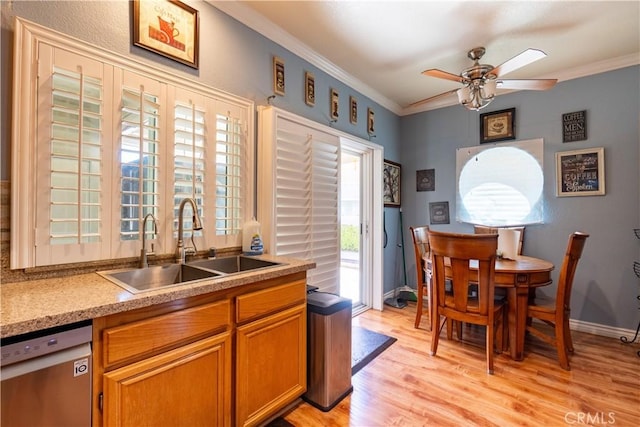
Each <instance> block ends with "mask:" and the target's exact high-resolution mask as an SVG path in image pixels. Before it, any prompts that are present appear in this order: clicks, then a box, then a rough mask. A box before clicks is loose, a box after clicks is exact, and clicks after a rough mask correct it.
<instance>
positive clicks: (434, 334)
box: [429, 315, 448, 356]
mask: <svg viewBox="0 0 640 427" xmlns="http://www.w3.org/2000/svg"><path fill="white" fill-rule="evenodd" d="M439 317H440V316H439V315H435V316H433V319H429V320H431V352H430V353H429V354H430V355H431V356H435V355H436V352H437V351H438V340H439V339H440V332H441V331H442V327H441V326H440V325H438V323H439V322H438V320H439ZM447 320H448V319H445V320H444V321H443V322H442V325H444V324H445V322H446V321H447Z"/></svg>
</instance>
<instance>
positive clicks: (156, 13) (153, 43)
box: [132, 0, 200, 69]
mask: <svg viewBox="0 0 640 427" xmlns="http://www.w3.org/2000/svg"><path fill="white" fill-rule="evenodd" d="M132 7H133V44H134V45H136V46H139V47H142V48H144V49H147V50H150V51H152V52H155V53H158V54H160V55H162V56H166V57H167V58H171V59H173V60H174V61H178V62H181V63H183V64H185V65H188V66H190V67H193V68H196V69H197V68H198V57H199V49H200V48H199V43H200V41H199V34H198V31H199V29H198V24H199V22H198V21H199V18H198V11H197V10H196V9H194V8H192V7H190V6H188V5H186V4H184V3H182V2H180V1H177V0H155V1H149V0H134V1H133V3H132Z"/></svg>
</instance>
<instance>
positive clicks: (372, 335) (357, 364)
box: [351, 326, 397, 375]
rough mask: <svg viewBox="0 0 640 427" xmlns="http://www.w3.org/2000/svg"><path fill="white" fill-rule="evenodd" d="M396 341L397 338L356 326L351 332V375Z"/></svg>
mask: <svg viewBox="0 0 640 427" xmlns="http://www.w3.org/2000/svg"><path fill="white" fill-rule="evenodd" d="M396 341H397V339H396V338H393V337H390V336H387V335H383V334H380V333H377V332H373V331H370V330H369V329H365V328H361V327H359V326H354V327H353V329H352V331H351V375H355V374H356V372H358V371H359V370H360V369H362V368H364V367H365V366H366V365H367V363H369V362H371V361H372V360H373V359H375V358H376V357H377V356H378V355H379V354H380V353H382V352H383V351H384V350H385V349H386V348H387V347H389V346H390V345H391V344H393V343H394V342H396Z"/></svg>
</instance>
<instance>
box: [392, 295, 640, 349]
mask: <svg viewBox="0 0 640 427" xmlns="http://www.w3.org/2000/svg"><path fill="white" fill-rule="evenodd" d="M396 292H399V290H397V291H396ZM393 295H394V291H390V292H387V293H385V294H384V298H385V299H387V298H393ZM569 327H570V328H571V330H572V331H578V332H586V333H588V334H593V335H599V336H602V337H609V338H616V339H620V337H627V339H628V340H631V339H633V336H634V335H635V333H636V331H635V330H633V329H625V328H617V327H614V326H607V325H601V324H599V323H591V322H585V321H583V320H575V319H570V320H569Z"/></svg>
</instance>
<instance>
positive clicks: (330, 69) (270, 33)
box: [207, 0, 640, 116]
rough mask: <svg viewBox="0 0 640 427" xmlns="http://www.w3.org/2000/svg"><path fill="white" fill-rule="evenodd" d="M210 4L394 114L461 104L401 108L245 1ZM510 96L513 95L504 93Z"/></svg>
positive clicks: (618, 62) (598, 65) (586, 72)
mask: <svg viewBox="0 0 640 427" xmlns="http://www.w3.org/2000/svg"><path fill="white" fill-rule="evenodd" d="M207 2H208V3H209V4H211V5H212V6H214V7H215V8H217V9H219V10H220V11H222V12H224V13H226V14H227V15H229V16H231V17H232V18H234V19H235V20H237V21H239V22H240V23H242V24H244V25H246V26H247V27H249V28H251V29H252V30H254V31H257V32H258V33H260V34H262V35H263V36H265V37H266V38H268V39H269V40H271V41H273V42H274V43H277V44H279V45H280V46H282V47H284V48H285V49H287V50H289V51H291V52H292V53H294V54H295V55H297V56H299V57H300V58H302V59H304V60H306V61H308V62H309V63H311V64H313V65H314V66H316V67H318V68H319V69H321V70H322V71H324V72H325V73H327V74H329V75H330V76H331V77H334V78H336V79H338V80H340V81H341V82H342V83H344V84H346V85H347V86H349V87H351V88H353V89H354V90H357V91H358V92H360V93H361V94H363V95H364V96H367V97H369V98H370V99H372V100H373V101H375V102H377V103H378V104H380V105H382V106H383V107H385V108H387V109H388V110H390V111H391V112H393V113H395V114H397V115H399V116H405V115H409V114H416V113H421V112H425V111H430V110H436V109H439V108H444V107H450V106H453V105H458V102H457V99H456V97H455V96H451V97H450V98H444V99H437V100H434V101H433V102H430V103H427V104H423V105H420V106H419V107H404V108H403V107H401V106H400V105H399V104H398V103H396V102H395V101H392V100H390V99H389V98H387V97H385V96H384V95H382V94H381V93H380V92H378V91H377V90H375V89H373V88H372V87H371V86H369V85H367V84H365V83H363V82H362V81H361V80H359V79H357V78H355V77H354V76H352V75H351V74H349V73H347V72H346V71H344V70H343V69H342V68H340V67H338V66H337V65H335V64H334V63H332V62H331V61H329V60H328V59H327V58H325V57H324V56H322V55H319V54H318V53H317V52H315V51H314V50H312V49H311V48H310V47H309V46H307V45H306V44H304V43H302V42H301V41H300V40H298V39H296V38H295V37H293V36H292V35H291V34H289V33H288V32H286V31H284V30H283V29H282V28H280V27H278V26H277V25H275V24H274V23H273V22H271V21H269V20H268V19H265V18H264V17H263V16H262V15H260V14H259V13H257V12H255V11H254V10H253V9H251V8H250V7H247V6H245V5H244V4H242V3H241V2H238V1H216V0H207ZM639 64H640V55H638V54H630V55H626V56H621V57H617V58H612V59H608V60H604V61H600V62H594V63H592V64H589V65H585V66H579V67H575V68H571V69H566V70H563V71H560V72H557V73H554V75H553V76H540V77H536V78H542V79H544V78H554V79H558V82H562V81H567V80H573V79H577V78H581V77H586V76H591V75H594V74H599V73H604V72H607V71H613V70H617V69H619V68H625V67H630V66H633V65H639ZM510 92H514V91H510ZM504 93H509V92H503V93H502V94H504Z"/></svg>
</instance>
